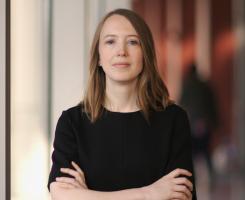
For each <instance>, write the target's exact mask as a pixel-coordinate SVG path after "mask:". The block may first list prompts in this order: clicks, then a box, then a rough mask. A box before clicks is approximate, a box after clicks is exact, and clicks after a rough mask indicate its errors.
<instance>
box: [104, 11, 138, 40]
mask: <svg viewBox="0 0 245 200" xmlns="http://www.w3.org/2000/svg"><path fill="white" fill-rule="evenodd" d="M107 34H113V35H121V34H123V35H138V34H137V32H136V30H135V29H134V27H133V25H132V24H131V23H130V21H129V20H128V19H127V18H126V17H124V16H122V15H112V16H110V17H109V18H108V19H106V21H105V23H104V25H103V27H102V29H101V34H100V35H101V36H105V35H107Z"/></svg>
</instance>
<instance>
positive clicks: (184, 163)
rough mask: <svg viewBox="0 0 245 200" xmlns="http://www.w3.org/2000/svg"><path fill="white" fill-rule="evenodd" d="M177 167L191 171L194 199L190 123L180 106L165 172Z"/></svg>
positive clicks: (194, 196) (194, 195)
mask: <svg viewBox="0 0 245 200" xmlns="http://www.w3.org/2000/svg"><path fill="white" fill-rule="evenodd" d="M177 168H181V169H186V170H188V171H190V172H191V173H192V177H190V178H189V179H190V181H191V182H192V183H193V186H194V187H193V188H194V189H193V199H196V189H195V179H194V170H193V161H192V144H191V132H190V124H189V120H188V117H187V114H186V112H185V111H184V110H183V109H180V108H179V109H178V112H177V113H176V116H175V123H174V131H173V136H172V145H171V149H170V159H169V162H168V165H167V171H166V173H167V174H168V173H170V172H171V171H173V170H175V169H177Z"/></svg>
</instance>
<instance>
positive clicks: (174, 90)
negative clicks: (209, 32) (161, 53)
mask: <svg viewBox="0 0 245 200" xmlns="http://www.w3.org/2000/svg"><path fill="white" fill-rule="evenodd" d="M166 3H167V6H166V7H167V8H166V12H167V34H168V35H167V68H166V75H167V76H166V78H167V81H166V83H167V86H168V88H169V91H170V97H171V98H172V99H174V100H176V99H177V98H178V95H179V93H180V87H181V76H182V75H181V72H182V65H181V63H182V61H181V57H182V56H181V52H182V45H181V39H182V20H181V19H182V1H181V0H166Z"/></svg>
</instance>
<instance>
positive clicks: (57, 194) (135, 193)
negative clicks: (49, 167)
mask: <svg viewBox="0 0 245 200" xmlns="http://www.w3.org/2000/svg"><path fill="white" fill-rule="evenodd" d="M146 191H147V190H146V189H145V188H144V187H142V188H133V189H126V190H120V191H115V192H100V191H94V190H89V189H77V188H74V189H65V188H63V187H61V186H60V183H59V182H52V183H51V184H50V192H51V197H52V200H67V199H69V200H83V199H85V200H98V199H99V200H146V195H147V194H146Z"/></svg>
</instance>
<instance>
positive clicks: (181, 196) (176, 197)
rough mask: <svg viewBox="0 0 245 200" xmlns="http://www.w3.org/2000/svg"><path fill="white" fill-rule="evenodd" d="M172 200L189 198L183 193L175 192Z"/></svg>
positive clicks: (186, 199)
mask: <svg viewBox="0 0 245 200" xmlns="http://www.w3.org/2000/svg"><path fill="white" fill-rule="evenodd" d="M171 199H178V200H188V197H186V195H185V194H184V193H182V192H174V193H173V194H172V198H171Z"/></svg>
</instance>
